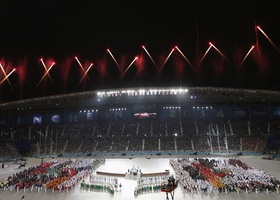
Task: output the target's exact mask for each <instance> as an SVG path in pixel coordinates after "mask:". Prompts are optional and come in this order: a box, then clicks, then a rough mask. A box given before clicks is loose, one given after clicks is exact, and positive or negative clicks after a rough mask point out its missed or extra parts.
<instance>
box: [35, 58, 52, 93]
mask: <svg viewBox="0 0 280 200" xmlns="http://www.w3.org/2000/svg"><path fill="white" fill-rule="evenodd" d="M54 65H55V62H53V63H52V64H51V65H50V67H49V68H48V70H47V71H46V72H45V74H44V75H43V76H42V78H41V79H40V81H39V82H38V84H37V85H36V87H35V88H34V90H35V89H36V88H37V87H38V86H39V84H40V83H41V82H42V80H43V79H44V78H45V77H46V76H47V75H48V73H49V71H50V70H51V68H52V67H53V66H54Z"/></svg>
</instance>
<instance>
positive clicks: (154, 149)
mask: <svg viewBox="0 0 280 200" xmlns="http://www.w3.org/2000/svg"><path fill="white" fill-rule="evenodd" d="M279 95H280V94H279V93H278V92H274V91H264V90H248V89H247V90H243V89H231V88H210V87H203V88H200V87H195V88H128V89H114V90H103V91H90V92H81V93H72V94H63V95H56V96H49V97H43V98H35V99H26V100H21V101H15V102H8V103H2V104H1V105H0V111H1V114H0V128H1V137H2V138H3V140H1V157H2V158H6V159H7V158H10V157H13V156H20V155H26V154H27V155H33V156H42V155H44V156H45V155H59V156H66V155H87V156H99V155H108V154H110V155H130V154H132V155H142V154H156V155H162V154H169V155H170V154H211V153H246V152H248V153H257V154H264V153H267V154H268V153H269V154H270V153H279V141H280V140H279V135H280V133H279V130H280V126H279V125H280V103H279Z"/></svg>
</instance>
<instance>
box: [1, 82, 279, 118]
mask: <svg viewBox="0 0 280 200" xmlns="http://www.w3.org/2000/svg"><path fill="white" fill-rule="evenodd" d="M279 97H280V92H278V91H268V90H258V89H235V88H218V87H189V88H185V87H182V88H181V87H172V88H166V87H165V88H118V89H107V90H101V91H97V90H95V91H86V92H77V93H68V94H61V95H54V96H46V97H40V98H33V99H25V100H19V101H12V102H6V103H2V104H0V111H1V112H2V113H3V112H4V113H10V112H14V111H15V110H31V109H32V110H34V109H35V110H48V109H50V110H52V109H55V110H56V109H67V108H70V109H71V108H81V109H84V108H90V107H92V106H95V107H98V106H106V105H108V106H114V107H120V106H126V105H137V104H138V105H151V104H161V103H169V104H172V103H173V104H174V105H180V104H183V105H184V104H187V103H188V104H191V105H194V106H196V105H201V104H207V105H217V104H218V105H219V104H238V105H239V104H269V105H271V104H276V105H278V104H279V101H280V98H279Z"/></svg>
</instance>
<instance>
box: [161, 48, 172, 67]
mask: <svg viewBox="0 0 280 200" xmlns="http://www.w3.org/2000/svg"><path fill="white" fill-rule="evenodd" d="M173 51H174V48H172V49H171V51H170V53H169V54H168V56H167V57H166V59H165V61H164V63H163V64H162V66H161V68H160V69H159V71H161V70H162V68H163V67H164V65H165V64H166V62H167V60H168V59H169V58H170V56H171V54H172V53H173Z"/></svg>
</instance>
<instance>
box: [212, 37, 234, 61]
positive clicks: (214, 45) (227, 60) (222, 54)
mask: <svg viewBox="0 0 280 200" xmlns="http://www.w3.org/2000/svg"><path fill="white" fill-rule="evenodd" d="M209 44H210V46H212V47H213V48H214V49H215V50H216V51H217V52H218V53H219V54H220V55H221V56H223V58H224V59H226V60H227V61H228V62H229V63H231V62H230V60H229V59H228V58H227V57H226V56H225V55H224V54H223V53H222V52H221V51H220V50H219V49H218V48H217V47H215V45H214V44H212V43H211V42H209Z"/></svg>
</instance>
